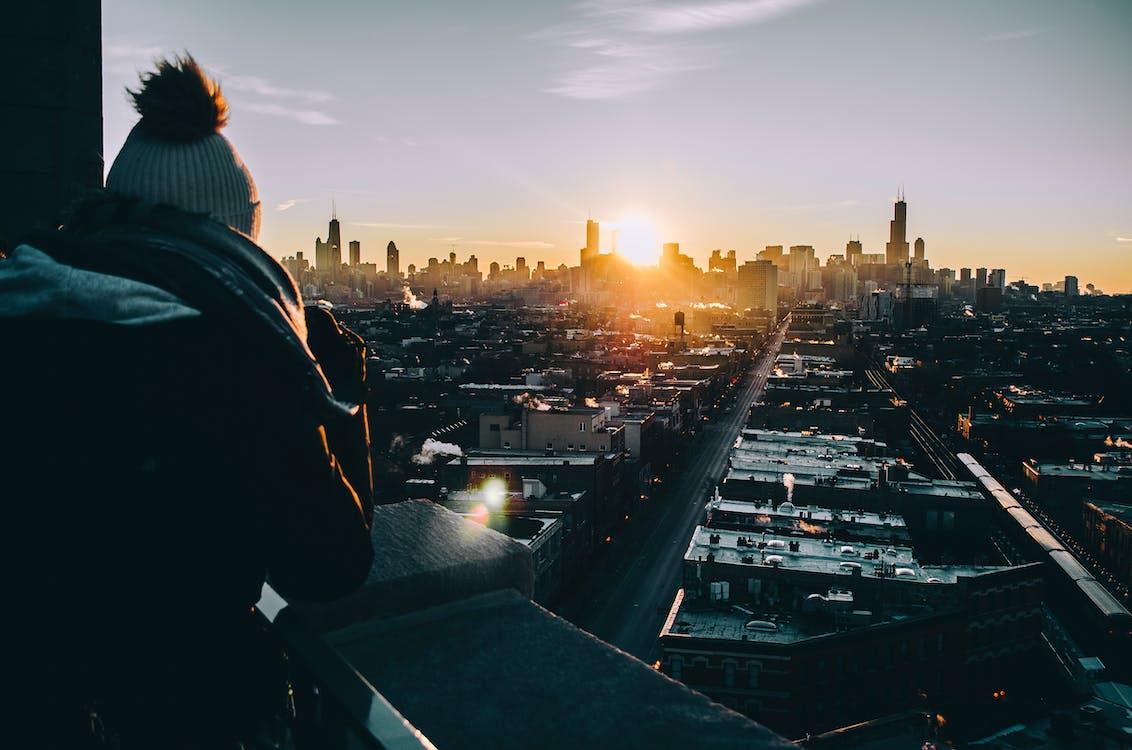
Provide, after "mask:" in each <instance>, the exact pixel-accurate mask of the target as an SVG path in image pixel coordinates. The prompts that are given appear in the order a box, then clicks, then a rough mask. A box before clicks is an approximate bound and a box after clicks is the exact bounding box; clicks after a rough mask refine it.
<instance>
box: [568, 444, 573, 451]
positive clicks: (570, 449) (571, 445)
mask: <svg viewBox="0 0 1132 750" xmlns="http://www.w3.org/2000/svg"><path fill="white" fill-rule="evenodd" d="M566 450H568V451H572V450H574V444H573V443H569V444H568V445H567V446H566Z"/></svg>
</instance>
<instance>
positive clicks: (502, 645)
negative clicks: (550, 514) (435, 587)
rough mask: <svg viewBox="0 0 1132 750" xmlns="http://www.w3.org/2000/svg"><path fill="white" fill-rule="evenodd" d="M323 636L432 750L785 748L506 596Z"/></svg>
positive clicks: (754, 726)
mask: <svg viewBox="0 0 1132 750" xmlns="http://www.w3.org/2000/svg"><path fill="white" fill-rule="evenodd" d="M326 639H327V641H328V642H329V643H330V645H331V646H332V647H334V648H336V649H337V650H338V652H339V653H340V654H342V656H343V657H344V658H345V659H346V661H347V662H349V663H350V664H351V666H353V667H354V668H355V669H357V670H358V671H359V672H360V673H361V674H362V676H364V677H365V678H366V679H367V680H368V681H369V682H370V683H371V684H372V685H373V686H374V687H375V688H377V689H378V690H379V691H380V692H381V693H382V694H383V695H384V696H385V697H386V698H387V699H388V700H389V701H390V702H391V703H392V704H393V705H394V706H396V707H397V710H398V711H400V712H401V713H402V715H404V717H405V718H406V719H407V720H408V721H410V722H411V723H412V724H413V725H414V726H416V727H417V728H418V729H419V730H420V731H421V732H423V733H424V734H425V736H427V737H428V738H429V740H430V741H432V742H433V743H435V744H436V746H437V747H441V748H497V749H503V750H506V749H507V748H515V750H520V749H522V750H529V748H534V747H537V748H543V749H544V750H574V749H575V748H602V747H616V748H668V747H672V748H729V749H730V748H739V747H741V748H756V749H762V748H766V749H767V750H785V749H786V748H794V747H795V746H794V745H792V744H791V743H789V742H787V741H786V740H784V739H782V738H780V737H778V736H777V735H775V734H773V733H772V732H770V731H769V730H768V729H766V728H764V727H762V726H760V725H759V724H756V723H755V722H753V721H751V720H750V719H747V718H746V717H743V716H741V715H739V714H737V713H735V712H733V711H731V710H729V709H727V708H724V707H723V706H720V705H718V704H716V703H712V702H711V701H710V700H708V699H707V698H706V697H704V696H703V695H700V694H699V693H696V692H694V691H692V690H689V689H688V688H686V687H685V686H683V685H681V684H680V683H678V682H675V681H673V680H670V679H669V678H667V677H665V676H664V675H662V674H660V673H659V672H657V671H655V670H653V669H652V668H650V667H649V666H647V665H645V664H644V663H642V662H640V661H638V660H637V659H634V658H633V657H631V656H629V655H628V654H625V653H624V652H622V651H619V650H617V649H615V648H613V647H612V646H610V645H608V644H606V643H603V642H602V641H599V640H598V639H596V638H594V637H593V636H591V635H589V634H588V633H585V632H584V631H581V630H579V629H578V628H575V627H574V626H573V625H570V624H569V623H567V622H566V621H565V620H562V619H560V618H558V617H555V616H554V615H552V614H550V613H549V612H547V611H546V610H544V609H542V608H541V607H539V606H537V605H535V604H533V603H532V602H530V601H529V600H527V599H524V598H523V597H522V596H520V595H519V594H517V593H516V592H514V591H497V592H494V593H490V594H483V595H479V596H476V597H473V598H470V599H466V600H464V601H460V602H452V603H449V604H445V605H441V606H439V607H434V608H431V609H428V610H422V611H418V612H414V613H412V614H408V615H404V616H401V617H395V618H390V619H384V620H375V621H371V622H366V623H359V624H357V625H353V626H351V627H348V628H345V629H343V630H339V631H336V632H334V633H330V634H328V635H327V636H326Z"/></svg>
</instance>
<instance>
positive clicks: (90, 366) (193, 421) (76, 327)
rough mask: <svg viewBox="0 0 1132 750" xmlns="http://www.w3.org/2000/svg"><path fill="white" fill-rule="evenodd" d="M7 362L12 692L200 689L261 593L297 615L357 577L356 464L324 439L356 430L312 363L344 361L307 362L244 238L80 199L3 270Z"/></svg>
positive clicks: (215, 227)
mask: <svg viewBox="0 0 1132 750" xmlns="http://www.w3.org/2000/svg"><path fill="white" fill-rule="evenodd" d="M312 343H313V342H312ZM353 343H355V344H356V343H357V342H353ZM0 347H2V348H0V351H2V352H3V360H2V364H0V367H2V370H0V420H2V421H0V502H2V508H3V512H4V515H5V517H6V522H5V523H4V526H3V527H4V537H5V539H4V540H3V546H4V556H5V558H7V561H6V562H7V564H6V565H5V571H4V575H5V581H6V586H5V595H6V598H7V599H8V601H9V602H10V606H8V607H6V609H7V610H8V613H9V617H10V618H12V621H13V623H14V624H16V625H17V628H16V633H17V635H16V640H17V642H19V643H21V644H22V645H21V648H24V649H26V650H27V651H28V652H29V656H31V655H33V657H32V658H31V661H30V663H29V664H28V665H25V666H28V667H30V669H31V673H30V675H29V676H28V677H27V679H30V680H31V682H30V683H28V691H26V692H31V693H33V694H34V693H35V692H36V691H38V690H43V691H47V692H51V691H54V692H55V694H56V697H57V695H58V693H61V692H67V691H71V692H74V693H76V694H85V693H88V692H94V693H98V692H99V691H104V690H109V691H111V692H113V691H116V690H117V691H120V690H123V689H127V690H129V689H136V688H137V687H138V686H139V685H141V686H145V685H150V686H152V689H154V690H165V689H170V688H172V689H173V690H174V692H177V691H178V690H182V691H183V687H184V685H198V686H199V685H204V684H208V681H209V679H215V677H216V675H215V673H213V674H212V675H209V674H208V672H209V671H210V670H212V669H213V668H215V667H216V666H217V665H218V664H220V663H222V662H224V661H226V660H227V659H228V658H229V657H233V658H239V657H238V654H236V653H235V652H237V651H240V650H241V649H242V646H241V645H240V644H241V641H242V639H243V635H235V636H233V633H239V632H241V629H242V628H243V627H244V626H243V623H244V622H245V620H246V615H247V612H248V610H249V609H250V608H251V606H252V605H253V604H254V603H255V601H256V600H257V599H258V597H259V592H260V587H261V585H262V583H263V581H264V579H265V576H266V577H268V578H269V579H270V581H271V582H272V584H273V585H274V586H275V587H276V588H277V589H278V590H279V591H280V592H281V593H282V594H283V595H284V596H287V597H290V598H294V599H307V600H325V599H333V598H337V597H339V596H342V595H344V594H346V593H348V592H349V591H350V590H352V589H353V588H355V587H356V586H357V585H359V584H360V583H361V582H362V581H363V580H364V578H365V576H366V574H367V572H368V571H369V567H370V563H371V559H372V548H371V546H370V538H369V533H368V528H367V518H368V512H367V511H368V509H369V508H370V504H371V501H372V498H371V489H370V486H369V476H368V453H367V451H366V446H364V444H363V445H358V444H351V445H342V446H335V445H333V444H332V443H331V442H330V439H329V438H328V435H331V436H335V438H336V439H337V440H339V441H343V440H350V441H351V442H354V441H357V440H362V441H364V439H365V433H364V429H363V430H362V431H361V432H360V433H359V431H358V429H357V428H356V427H352V426H351V425H356V424H357V423H358V419H359V415H358V412H357V409H356V408H354V407H352V406H351V405H350V404H349V403H347V402H346V399H345V398H340V397H339V395H338V394H337V393H336V392H335V391H334V390H332V389H331V387H330V384H329V382H328V381H327V379H326V376H325V374H324V373H323V371H322V370H321V368H319V367H318V366H317V364H316V361H315V359H314V356H313V354H312V353H311V351H310V349H311V348H321V349H328V350H336V349H337V350H340V349H341V345H340V344H337V343H336V342H333V341H323V342H322V343H320V344H319V345H318V346H313V347H310V348H308V346H307V342H306V330H305V319H304V315H303V311H302V308H301V306H300V303H299V297H298V292H297V290H296V289H295V286H294V282H293V281H291V279H290V277H289V276H287V274H286V272H285V271H283V270H282V268H280V267H279V266H278V264H277V263H275V261H273V260H272V259H271V258H269V257H268V256H267V255H266V253H264V252H263V251H262V250H260V249H259V248H258V247H257V246H255V245H254V244H253V243H251V242H250V241H249V240H247V238H244V237H242V236H241V235H238V234H236V233H235V232H232V231H230V230H228V229H227V228H226V227H223V226H222V225H220V224H218V223H216V222H213V221H211V220H208V219H204V218H201V217H196V216H191V215H187V214H183V213H181V212H178V211H175V210H173V209H169V208H153V207H149V206H143V205H139V204H136V203H132V202H129V201H120V200H112V199H106V198H103V199H98V200H96V201H93V202H92V203H90V204H88V205H87V206H86V207H84V209H83V211H81V212H80V213H79V214H78V215H77V217H76V219H74V220H73V221H72V222H71V223H69V224H68V226H67V228H66V229H65V230H63V231H59V232H52V233H49V234H44V235H40V236H38V237H33V238H31V241H30V242H29V243H28V245H25V246H23V247H19V248H17V249H16V250H15V251H14V252H13V253H12V255H11V257H10V259H8V260H0ZM358 356H359V357H361V356H362V355H361V352H359V353H358ZM362 361H363V362H364V359H363V360H362ZM346 369H347V370H348V369H349V368H346ZM358 372H360V370H358ZM342 379H343V385H342V388H341V390H342V391H347V390H350V389H351V388H355V389H356V388H359V387H360V386H359V384H358V383H351V382H350V381H349V379H348V378H342ZM359 382H360V381H359ZM356 395H357V394H356V393H350V394H349V396H348V398H349V399H354V398H356ZM355 403H356V402H355ZM338 453H342V454H343V455H349V456H351V457H352V458H351V459H349V460H348V461H347V463H352V464H354V465H353V466H352V467H351V469H350V471H351V472H352V473H353V474H354V476H355V479H354V484H355V485H357V486H356V487H354V486H351V482H350V481H349V480H348V479H347V475H346V473H344V468H343V465H342V462H341V461H340V460H339V459H338V458H337V454H338ZM359 456H365V461H366V464H365V469H364V472H363V470H362V469H361V468H360V467H359V465H358V462H359V460H360V459H359V458H358V457H359ZM359 494H360V495H361V498H360V499H359ZM363 508H364V509H365V510H363ZM202 672H203V673H202ZM169 681H173V682H169ZM163 683H165V684H163ZM174 684H175V685H176V687H173V686H174ZM64 686H65V688H64ZM198 689H200V688H199V687H193V688H191V690H198Z"/></svg>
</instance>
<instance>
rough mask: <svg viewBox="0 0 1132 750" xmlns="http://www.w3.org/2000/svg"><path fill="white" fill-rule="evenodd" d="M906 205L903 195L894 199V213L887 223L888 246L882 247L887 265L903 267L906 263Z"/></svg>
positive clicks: (901, 193)
mask: <svg viewBox="0 0 1132 750" xmlns="http://www.w3.org/2000/svg"><path fill="white" fill-rule="evenodd" d="M907 238H908V204H907V203H905V202H904V193H903V191H901V192H900V194H899V196H897V199H896V213H895V215H894V216H893V218H892V221H890V222H889V223H888V244H887V245H885V246H884V260H885V263H888V264H889V265H903V264H905V263H907V262H908V239H907Z"/></svg>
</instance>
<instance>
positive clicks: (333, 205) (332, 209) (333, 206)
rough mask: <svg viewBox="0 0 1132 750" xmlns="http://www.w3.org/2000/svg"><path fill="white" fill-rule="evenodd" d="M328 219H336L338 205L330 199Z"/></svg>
mask: <svg viewBox="0 0 1132 750" xmlns="http://www.w3.org/2000/svg"><path fill="white" fill-rule="evenodd" d="M330 218H331V219H337V218H338V204H337V203H335V202H334V199H333V198H331V199H330Z"/></svg>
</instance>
